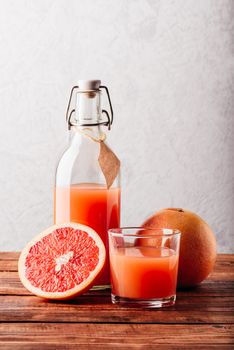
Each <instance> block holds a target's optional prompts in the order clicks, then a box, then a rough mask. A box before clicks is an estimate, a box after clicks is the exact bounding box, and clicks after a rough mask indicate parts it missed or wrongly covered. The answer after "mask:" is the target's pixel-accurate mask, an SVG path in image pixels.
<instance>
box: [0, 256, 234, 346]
mask: <svg viewBox="0 0 234 350" xmlns="http://www.w3.org/2000/svg"><path fill="white" fill-rule="evenodd" d="M18 256H19V254H18V253H0V321H1V323H0V349H14V350H15V349H24V350H27V349H33V350H34V349H40V350H46V349H95V350H96V349H146V350H148V349H190V348H192V349H210V348H216V349H219V350H222V349H234V337H233V334H234V293H233V291H234V282H233V281H234V268H233V267H234V255H219V256H218V259H217V263H216V267H215V271H214V272H213V273H212V275H211V276H210V277H209V278H208V279H207V280H206V281H205V282H203V283H202V284H201V285H200V286H199V287H197V288H195V289H191V290H181V291H179V292H178V294H177V295H178V296H177V302H176V305H175V306H173V307H170V308H165V309H163V310H150V309H148V310H147V309H144V310H142V309H137V308H123V307H119V306H116V305H112V304H111V301H110V292H109V291H105V292H89V293H86V294H85V295H83V296H80V297H77V298H76V299H74V300H73V301H67V302H57V301H56V302H55V301H45V300H42V299H40V298H37V297H36V296H33V295H32V294H30V293H29V292H28V291H27V290H26V289H24V287H23V286H22V285H21V283H20V281H19V278H18V274H17V259H18Z"/></svg>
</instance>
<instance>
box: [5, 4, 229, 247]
mask: <svg viewBox="0 0 234 350" xmlns="http://www.w3.org/2000/svg"><path fill="white" fill-rule="evenodd" d="M0 8H1V11H0V203H1V210H0V250H19V249H21V248H22V247H23V246H24V245H25V243H26V242H27V241H28V240H29V239H30V238H32V237H33V236H34V235H35V234H37V233H38V232H40V230H42V229H44V228H45V227H47V226H48V225H50V224H51V223H52V222H53V181H54V171H55V166H56V162H57V160H58V158H59V155H60V154H61V151H62V150H63V148H64V147H65V145H66V140H67V138H66V137H67V135H66V125H65V123H64V114H65V109H66V105H67V101H68V94H69V91H70V88H71V86H72V85H75V84H76V80H77V79H79V78H100V79H102V81H103V83H105V84H106V85H108V87H109V88H110V92H111V96H112V100H113V105H114V110H115V123H114V127H113V131H112V134H111V135H110V138H109V142H110V143H111V144H112V147H113V148H114V149H115V151H116V153H117V154H118V155H119V157H120V158H121V160H122V166H123V171H122V173H123V175H122V180H123V181H122V182H123V187H122V188H123V197H122V200H123V201H122V203H123V206H122V208H123V210H122V224H125V225H132V224H134V225H136V224H140V223H141V222H142V221H143V220H144V219H145V218H146V216H147V215H148V214H151V213H152V212H153V211H155V210H157V209H160V208H163V207H172V206H173V207H184V208H187V209H190V210H192V211H195V212H197V213H198V214H199V215H201V216H202V217H203V218H204V219H205V220H206V221H207V222H208V223H209V224H210V225H211V227H212V228H213V230H214V231H215V233H216V235H217V239H218V245H219V251H220V252H234V242H233V232H234V231H233V227H234V169H233V161H234V157H233V154H234V136H233V135H234V119H233V118H234V116H233V113H234V96H233V93H234V60H233V58H234V54H233V53H234V43H233V37H234V31H233V29H234V19H233V18H234V1H232V0H196V1H194V0H174V1H172V0H171V1H169V0H161V1H160V0H148V1H147V0H138V1H136V0H95V1H94V0H85V1H83V0H40V1H37V0H19V1H17V0H0Z"/></svg>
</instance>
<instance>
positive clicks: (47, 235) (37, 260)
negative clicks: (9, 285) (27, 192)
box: [18, 223, 106, 300]
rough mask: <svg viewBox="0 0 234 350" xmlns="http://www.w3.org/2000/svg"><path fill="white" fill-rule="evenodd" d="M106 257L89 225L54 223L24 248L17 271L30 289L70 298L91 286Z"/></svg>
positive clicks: (44, 294)
mask: <svg viewBox="0 0 234 350" xmlns="http://www.w3.org/2000/svg"><path fill="white" fill-rule="evenodd" d="M105 258H106V251H105V247H104V244H103V242H102V240H101V238H100V237H99V236H98V234H97V233H96V232H95V231H94V230H93V229H91V228H90V227H88V226H85V225H81V224H76V223H66V224H62V225H54V226H51V227H49V228H48V229H46V230H45V231H43V232H42V233H40V234H39V235H38V236H36V237H35V238H34V239H32V240H31V241H30V242H29V243H28V244H27V245H26V247H25V248H24V249H23V250H22V252H21V255H20V258H19V263H18V271H19V277H20V279H21V282H22V284H23V285H24V287H25V288H27V289H28V290H29V291H30V292H32V293H34V294H36V295H37V296H40V297H43V298H46V299H59V300H62V299H69V298H72V297H74V296H76V295H79V294H81V293H83V292H84V291H86V290H87V289H89V288H90V287H91V286H92V285H93V284H94V282H95V280H96V277H97V276H98V275H99V273H100V272H101V270H102V268H103V266H104V263H105Z"/></svg>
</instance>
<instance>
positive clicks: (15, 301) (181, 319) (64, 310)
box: [0, 295, 234, 324]
mask: <svg viewBox="0 0 234 350" xmlns="http://www.w3.org/2000/svg"><path fill="white" fill-rule="evenodd" d="M0 321H1V322H16V321H18V322H29V321H30V322H64V321H65V322H83V323H86V322H92V323H93V322H96V323H173V324H176V323H177V324H179V323H188V324H191V323H198V324H199V323H200V324H204V323H222V324H227V323H230V324H231V323H234V298H233V297H212V298H210V297H203V298H197V297H189V298H188V297H187V296H185V297H180V298H178V300H177V302H176V305H175V306H173V307H170V308H164V309H163V310H153V309H144V311H143V310H142V309H140V308H123V307H119V306H117V305H113V304H111V302H110V296H101V297H100V296H99V297H98V296H94V297H92V298H91V297H90V296H89V295H82V296H80V297H77V298H75V299H73V300H71V301H66V302H59V301H46V300H43V299H40V298H37V297H35V296H8V295H6V296H1V302H0Z"/></svg>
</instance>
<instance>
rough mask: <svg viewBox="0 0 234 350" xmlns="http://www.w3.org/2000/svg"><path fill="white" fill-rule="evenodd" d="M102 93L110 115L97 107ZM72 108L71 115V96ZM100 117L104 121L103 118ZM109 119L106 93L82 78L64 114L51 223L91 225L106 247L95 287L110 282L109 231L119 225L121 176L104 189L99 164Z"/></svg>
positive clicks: (110, 118)
mask: <svg viewBox="0 0 234 350" xmlns="http://www.w3.org/2000/svg"><path fill="white" fill-rule="evenodd" d="M103 89H104V91H106V93H107V97H108V100H109V104H110V110H111V117H110V116H109V113H108V112H107V111H106V110H103V109H102V108H101V95H102V91H103ZM74 97H75V98H76V103H75V108H74V109H72V110H71V112H70V105H71V103H72V100H73V98H74ZM103 115H105V118H107V120H106V121H103V120H102V116H103ZM112 121H113V110H112V106H111V101H110V96H109V92H108V89H107V88H106V87H105V86H101V81H100V80H86V81H84V80H82V81H79V82H78V86H75V87H73V89H72V91H71V95H70V100H69V104H68V110H67V123H68V129H69V132H70V142H69V146H68V148H67V149H66V151H65V152H64V153H63V155H62V157H61V159H60V161H59V163H58V167H57V171H56V180H55V196H54V221H55V224H61V223H64V222H71V221H72V222H78V223H80V224H84V225H87V226H90V227H92V228H93V229H94V230H95V231H96V232H97V233H98V234H99V236H100V237H101V239H102V241H103V243H104V244H105V247H106V249H107V258H106V263H105V266H104V268H103V271H102V273H101V274H100V276H99V278H98V280H97V281H96V284H97V286H96V288H105V287H108V286H109V284H110V275H109V254H108V233H107V232H108V229H110V228H114V227H119V226H120V174H118V175H117V176H116V178H115V180H114V182H113V184H112V185H111V187H110V188H107V185H106V179H105V177H104V175H103V172H102V170H101V167H100V165H99V162H98V157H99V153H100V143H99V142H97V141H98V140H100V139H102V137H103V131H102V127H103V126H107V127H108V129H110V127H111V124H112Z"/></svg>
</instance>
